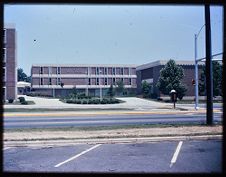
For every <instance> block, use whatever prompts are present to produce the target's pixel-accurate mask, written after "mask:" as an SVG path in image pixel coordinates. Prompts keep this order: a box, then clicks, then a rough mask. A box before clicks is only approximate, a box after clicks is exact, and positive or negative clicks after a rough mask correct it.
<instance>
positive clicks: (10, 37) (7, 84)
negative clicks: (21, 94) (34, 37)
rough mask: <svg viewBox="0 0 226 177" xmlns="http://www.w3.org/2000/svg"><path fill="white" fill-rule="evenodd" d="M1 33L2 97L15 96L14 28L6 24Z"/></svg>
mask: <svg viewBox="0 0 226 177" xmlns="http://www.w3.org/2000/svg"><path fill="white" fill-rule="evenodd" d="M3 30H4V33H3V35H4V36H3V99H4V100H10V99H13V100H15V99H16V98H17V87H16V82H17V62H16V61H17V60H16V29H15V26H14V25H11V24H10V25H8V24H6V25H5V27H4V29H3Z"/></svg>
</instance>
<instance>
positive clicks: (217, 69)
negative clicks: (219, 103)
mask: <svg viewBox="0 0 226 177" xmlns="http://www.w3.org/2000/svg"><path fill="white" fill-rule="evenodd" d="M212 64H213V65H212V66H213V96H222V65H220V63H219V62H217V61H213V63H212ZM199 94H200V95H203V96H204V95H206V67H205V66H204V67H203V69H202V72H201V78H200V82H199Z"/></svg>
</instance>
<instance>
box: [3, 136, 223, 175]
mask: <svg viewBox="0 0 226 177" xmlns="http://www.w3.org/2000/svg"><path fill="white" fill-rule="evenodd" d="M3 151H4V153H3V155H4V159H3V171H4V172H105V173H118V172H125V173H126V172H130V173H136V172H139V173H155V172H173V173H177V172H184V173H197V172H198V173H199V172H200V173H209V172H222V141H221V140H217V139H216V140H186V141H161V142H149V143H148V142H143V143H122V144H75V145H70V146H55V147H5V148H4V150H3Z"/></svg>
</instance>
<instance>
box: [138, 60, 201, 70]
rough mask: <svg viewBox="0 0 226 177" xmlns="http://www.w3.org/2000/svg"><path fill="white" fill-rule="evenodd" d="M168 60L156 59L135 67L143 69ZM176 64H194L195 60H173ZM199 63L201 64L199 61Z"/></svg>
mask: <svg viewBox="0 0 226 177" xmlns="http://www.w3.org/2000/svg"><path fill="white" fill-rule="evenodd" d="M168 61H169V60H157V61H154V62H150V63H146V64H143V65H140V66H137V67H136V70H138V71H139V70H143V69H147V68H152V67H155V66H160V65H165V64H166V63H167V62H168ZM174 61H175V62H176V64H177V65H195V61H193V60H174ZM199 65H203V63H202V64H200V63H199Z"/></svg>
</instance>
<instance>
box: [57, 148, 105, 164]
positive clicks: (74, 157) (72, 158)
mask: <svg viewBox="0 0 226 177" xmlns="http://www.w3.org/2000/svg"><path fill="white" fill-rule="evenodd" d="M100 145H101V144H97V145H95V146H93V147H91V148H89V149H87V150H85V151H83V152H81V153H79V154H77V155H75V156H73V157H71V158H70V159H68V160H65V161H63V162H61V163H59V164H57V165H55V166H54V167H59V166H61V165H63V164H65V163H67V162H70V161H72V160H74V159H76V158H77V157H79V156H81V155H83V154H85V153H87V152H89V151H91V150H93V149H95V148H97V147H98V146H100Z"/></svg>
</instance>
